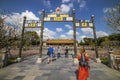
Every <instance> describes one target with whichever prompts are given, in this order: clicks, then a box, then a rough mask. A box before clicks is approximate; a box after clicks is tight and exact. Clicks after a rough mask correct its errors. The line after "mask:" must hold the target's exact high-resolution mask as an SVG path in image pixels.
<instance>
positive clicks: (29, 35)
mask: <svg viewBox="0 0 120 80" xmlns="http://www.w3.org/2000/svg"><path fill="white" fill-rule="evenodd" d="M38 44H39V36H38V34H37V32H35V31H27V32H25V36H24V45H27V46H30V45H38Z"/></svg>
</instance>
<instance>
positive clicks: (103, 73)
mask: <svg viewBox="0 0 120 80" xmlns="http://www.w3.org/2000/svg"><path fill="white" fill-rule="evenodd" d="M36 60H37V56H31V57H29V58H28V59H27V60H24V61H22V62H20V63H16V64H13V65H10V66H7V67H5V68H3V69H0V80H77V68H78V65H77V64H73V58H72V56H71V55H69V58H65V57H64V55H62V57H61V58H59V59H56V60H54V61H53V62H52V63H50V64H47V56H45V55H43V62H42V63H41V64H37V63H36ZM90 64H91V69H90V78H89V80H120V72H119V71H116V70H113V69H111V68H108V67H107V66H105V65H103V64H101V63H95V62H94V61H92V60H91V61H90Z"/></svg>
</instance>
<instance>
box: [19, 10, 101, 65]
mask: <svg viewBox="0 0 120 80" xmlns="http://www.w3.org/2000/svg"><path fill="white" fill-rule="evenodd" d="M45 22H72V23H73V38H74V56H75V59H74V63H76V62H77V59H76V56H77V46H76V28H93V33H94V40H95V53H96V58H97V59H99V56H98V49H97V40H96V29H95V24H94V16H92V17H91V20H89V21H88V20H76V19H75V9H73V10H72V15H71V16H70V15H69V14H66V13H63V12H61V11H60V8H57V9H56V12H55V13H51V14H47V16H45V11H44V9H43V10H42V19H41V20H39V21H35V20H32V21H30V20H26V17H24V21H23V29H22V34H21V36H22V37H21V43H20V49H19V57H18V59H20V58H21V53H22V52H21V51H22V46H23V45H22V43H23V37H24V28H41V31H40V48H39V58H38V60H37V63H41V61H42V46H43V30H44V23H45Z"/></svg>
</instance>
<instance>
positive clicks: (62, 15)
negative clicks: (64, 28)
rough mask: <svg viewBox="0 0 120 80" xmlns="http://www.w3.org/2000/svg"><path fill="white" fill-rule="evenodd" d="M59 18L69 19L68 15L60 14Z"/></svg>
mask: <svg viewBox="0 0 120 80" xmlns="http://www.w3.org/2000/svg"><path fill="white" fill-rule="evenodd" d="M60 17H65V18H67V17H69V15H68V14H61V15H60Z"/></svg>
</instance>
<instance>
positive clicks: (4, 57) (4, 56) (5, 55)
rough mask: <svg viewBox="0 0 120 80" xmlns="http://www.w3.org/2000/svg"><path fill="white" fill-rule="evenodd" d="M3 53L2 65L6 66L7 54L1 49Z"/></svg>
mask: <svg viewBox="0 0 120 80" xmlns="http://www.w3.org/2000/svg"><path fill="white" fill-rule="evenodd" d="M3 53H4V54H3V55H2V61H3V67H4V66H7V64H8V54H7V51H3Z"/></svg>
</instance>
